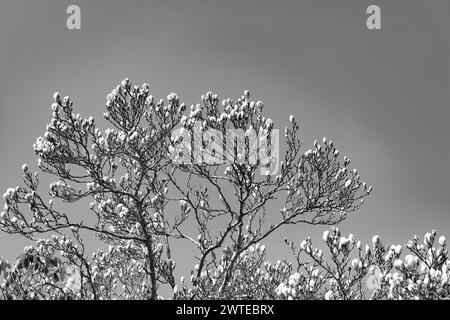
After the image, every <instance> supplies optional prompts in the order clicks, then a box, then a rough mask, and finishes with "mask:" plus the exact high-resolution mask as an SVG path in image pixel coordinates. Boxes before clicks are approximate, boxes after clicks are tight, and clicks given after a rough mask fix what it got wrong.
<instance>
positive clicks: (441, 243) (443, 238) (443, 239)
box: [439, 236, 446, 246]
mask: <svg viewBox="0 0 450 320" xmlns="http://www.w3.org/2000/svg"><path fill="white" fill-rule="evenodd" d="M445 243H446V239H445V237H444V236H440V237H439V244H440V245H441V246H443V245H444V244H445Z"/></svg>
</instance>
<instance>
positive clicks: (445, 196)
mask: <svg viewBox="0 0 450 320" xmlns="http://www.w3.org/2000/svg"><path fill="white" fill-rule="evenodd" d="M70 4H78V5H79V6H80V7H81V23H82V29H81V30H72V31H70V30H67V29H66V17H67V15H66V7H67V6H68V5H70ZM369 4H378V5H379V6H380V7H381V20H382V21H381V24H382V30H380V31H369V30H368V29H367V28H366V24H365V21H366V17H367V15H366V13H365V11H366V8H367V6H368V5H369ZM449 16H450V2H449V1H448V0H434V1H423V0H396V1H379V0H377V1H362V0H352V1H350V0H349V1H343V0H341V1H334V0H328V1H322V0H308V1H298V0H295V1H247V0H245V1H220V2H219V1H194V0H189V1H131V0H128V1H110V0H108V1H101V0H96V1H56V0H54V1H44V0H43V1H22V0H7V1H5V0H0V74H1V77H0V147H1V149H0V150H2V152H1V160H0V161H1V166H0V177H1V179H0V187H1V189H2V190H4V189H6V188H7V187H10V186H16V185H17V184H19V183H20V180H21V170H20V166H21V164H22V163H24V162H26V163H29V164H30V165H31V166H32V168H33V167H34V169H36V166H37V159H36V158H35V157H34V155H33V150H32V144H33V143H34V142H35V140H36V138H37V137H38V136H40V135H42V134H43V133H44V131H45V125H46V124H47V123H48V122H49V120H50V118H51V111H50V105H51V103H52V94H53V92H54V91H59V92H60V93H61V95H63V96H64V95H69V96H70V97H71V98H72V99H73V100H74V101H75V104H76V105H75V108H76V112H79V113H80V114H82V115H83V116H84V117H88V116H90V115H93V116H94V117H96V118H97V119H99V118H101V117H102V114H103V112H104V103H105V97H106V94H107V93H109V92H110V91H111V89H113V88H114V87H115V86H116V85H117V84H119V83H120V81H121V80H122V79H123V78H125V77H129V78H130V79H131V80H132V81H133V82H134V83H136V84H140V83H143V82H148V83H149V84H150V88H151V89H150V90H151V92H152V94H153V95H155V96H156V97H158V98H159V97H162V98H164V97H166V96H167V94H169V93H170V92H172V91H173V92H176V93H178V94H179V95H180V97H181V100H183V101H184V102H185V103H186V104H187V105H190V104H192V103H197V102H199V101H200V96H201V94H203V93H205V92H207V91H209V90H212V91H215V92H216V93H218V94H219V96H220V97H222V98H226V97H231V98H236V97H238V96H240V95H241V94H242V92H243V90H244V89H248V90H250V92H251V94H252V96H253V98H254V99H255V100H262V101H264V103H265V106H266V107H265V110H266V113H267V115H268V116H270V117H271V118H273V119H274V121H275V123H276V125H278V127H279V128H281V129H282V128H284V126H285V125H286V124H287V123H288V117H289V115H290V114H294V115H296V118H297V121H298V122H299V124H300V126H301V132H302V136H303V140H304V143H305V150H306V149H309V148H310V146H311V145H312V141H313V140H314V139H321V138H322V137H323V136H326V137H327V138H329V139H333V140H334V141H335V143H336V145H337V146H338V148H339V149H340V151H341V153H342V154H346V155H349V157H350V159H351V160H352V165H353V166H354V167H355V168H357V169H358V170H359V172H360V174H361V176H362V177H363V178H364V179H365V180H366V181H367V182H368V183H369V184H371V185H373V186H374V192H373V194H372V195H371V196H370V197H369V198H368V199H367V201H366V205H365V207H363V208H362V209H361V210H360V211H359V212H358V213H357V214H355V215H351V216H349V218H348V219H347V221H346V222H345V223H343V224H342V225H341V226H340V227H341V229H342V230H343V231H344V233H353V234H354V235H355V236H357V237H359V238H361V240H363V242H368V241H370V237H371V236H372V235H374V234H379V235H380V236H381V237H382V239H386V241H388V242H395V243H404V242H406V240H408V239H410V238H411V237H412V236H413V235H414V234H415V233H418V234H419V235H420V234H422V235H423V234H424V233H425V232H427V231H431V229H432V228H433V227H434V228H437V229H438V232H439V233H442V234H445V235H447V236H450V220H449V217H450V210H449V209H450V192H449V191H450V188H449V185H450V169H449V163H450V145H449V138H450V126H449V125H448V122H449V120H450V108H449V102H450V99H449V98H450V81H449V80H450V76H449V75H450V72H449V71H450V41H449V31H450V26H449V23H448V17H449ZM44 187H47V185H44ZM75 209H77V210H81V209H82V208H75ZM75 209H73V210H75ZM83 209H84V208H83ZM324 229H325V228H324V227H316V228H311V227H301V228H290V229H287V231H286V232H285V233H284V234H283V236H284V235H286V234H287V235H288V236H289V237H291V239H292V240H295V241H300V240H301V239H303V238H304V237H306V236H307V235H309V234H312V235H316V236H317V235H318V234H321V233H322V232H323V230H324ZM270 242H271V243H270V246H269V253H271V256H272V257H274V258H276V257H280V258H281V257H282V256H279V255H280V253H279V252H284V251H277V248H279V247H280V246H282V244H281V241H280V239H278V238H276V237H274V238H271V240H270ZM25 243H26V242H25V241H23V240H19V238H16V237H10V236H7V235H5V234H3V233H2V234H0V255H3V256H5V257H8V258H14V257H16V256H17V255H18V254H19V253H20V252H21V251H22V247H23V245H24V244H25Z"/></svg>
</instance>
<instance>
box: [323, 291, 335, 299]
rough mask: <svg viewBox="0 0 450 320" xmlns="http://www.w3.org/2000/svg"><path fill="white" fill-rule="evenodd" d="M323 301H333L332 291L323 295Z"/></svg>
mask: <svg viewBox="0 0 450 320" xmlns="http://www.w3.org/2000/svg"><path fill="white" fill-rule="evenodd" d="M325 300H334V294H333V291H331V290H328V291H327V292H326V293H325Z"/></svg>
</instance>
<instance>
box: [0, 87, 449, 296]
mask: <svg viewBox="0 0 450 320" xmlns="http://www.w3.org/2000/svg"><path fill="white" fill-rule="evenodd" d="M52 110H53V115H52V119H51V121H50V123H49V124H48V125H47V130H46V132H45V134H44V137H43V138H42V137H40V138H38V139H37V141H36V143H35V144H34V151H35V153H36V155H37V157H38V166H39V170H40V171H41V172H43V173H45V174H46V175H47V176H49V177H53V178H52V179H55V181H54V182H52V183H51V184H50V188H49V190H48V193H45V192H44V193H43V192H42V191H41V190H40V189H41V188H40V186H39V175H38V173H37V172H32V170H31V169H30V168H29V166H28V165H23V167H22V170H23V182H24V183H23V185H21V186H18V187H16V188H9V189H8V190H7V191H6V193H5V194H4V199H5V205H4V211H3V212H2V213H1V215H0V229H1V230H2V231H3V232H6V233H8V234H19V235H21V236H23V237H26V238H28V239H30V240H31V241H34V245H33V246H31V247H27V248H25V251H24V253H23V254H22V255H21V256H20V257H19V258H18V260H17V261H16V262H15V263H13V264H10V263H8V262H7V261H6V260H4V259H2V260H1V261H0V273H1V275H2V277H3V283H2V285H1V288H0V295H1V298H3V299H116V298H118V299H158V298H163V296H162V293H161V292H162V291H164V289H165V288H166V289H167V288H168V289H170V291H168V290H165V291H164V292H171V294H168V295H167V296H166V298H174V299H275V298H277V299H278V298H286V299H324V298H326V299H362V298H367V297H368V293H367V290H366V289H367V287H366V285H365V282H364V281H366V279H367V276H368V275H369V274H370V273H371V272H372V273H374V270H375V269H376V270H379V274H381V276H379V279H378V278H377V279H378V280H379V281H378V285H377V288H376V289H375V290H373V293H372V294H371V295H370V296H369V297H372V298H381V299H384V298H404V299H407V298H441V297H445V296H446V293H447V291H448V287H447V267H448V258H447V249H446V244H445V239H443V238H441V239H440V240H439V241H440V245H441V246H440V247H439V248H438V249H435V248H433V243H434V238H435V233H433V234H429V235H427V236H426V242H425V244H424V245H419V244H418V240H417V238H416V239H415V240H414V241H413V242H411V243H408V249H409V250H410V251H411V255H408V256H406V257H405V261H403V260H401V249H402V248H401V246H393V247H391V248H389V247H385V246H383V245H382V244H381V240H379V238H378V237H375V238H374V244H373V248H372V249H370V248H366V250H363V249H362V248H361V245H360V243H359V242H356V240H355V239H353V236H349V237H348V238H345V237H341V235H340V231H339V230H338V229H332V230H331V231H327V232H326V233H325V234H324V241H325V249H326V250H328V251H329V254H330V255H329V258H328V259H327V258H326V257H325V255H324V254H323V253H322V250H321V249H313V247H312V243H311V240H310V239H307V240H305V241H304V242H302V243H301V244H300V246H299V247H297V246H295V245H294V243H292V242H290V241H288V240H286V244H287V245H288V246H289V247H290V249H291V250H292V253H293V256H292V258H293V259H290V260H289V259H285V260H283V261H278V262H277V263H276V264H271V263H269V262H268V261H266V256H265V252H266V249H265V246H264V245H263V244H262V243H263V242H264V240H265V239H266V238H267V237H268V236H269V235H271V234H275V233H277V232H279V231H280V230H282V228H283V227H284V226H287V225H292V224H302V223H304V224H310V225H336V224H338V223H339V222H341V221H342V220H344V219H345V218H346V217H347V215H348V214H349V213H351V212H353V211H355V210H357V209H358V208H359V207H360V206H361V205H362V204H363V198H364V197H365V196H367V195H368V194H370V192H371V189H372V188H371V187H369V186H367V185H366V183H365V182H363V181H361V178H360V176H359V174H358V172H357V170H355V169H353V170H352V169H350V168H349V164H350V161H349V160H348V158H347V157H344V158H343V159H341V157H340V156H339V151H338V150H337V149H336V147H335V145H334V143H333V141H328V140H327V139H325V138H324V139H323V141H322V142H321V143H318V142H317V141H315V142H314V143H313V146H312V148H311V149H310V150H308V151H306V152H304V151H302V150H301V149H302V144H301V141H300V139H299V134H298V130H299V127H298V125H297V123H296V121H295V118H294V117H293V116H291V117H290V119H289V120H290V123H289V125H288V126H287V127H286V128H285V130H284V142H283V143H281V145H282V146H283V149H284V152H283V153H281V152H280V150H279V144H280V143H279V136H278V130H277V129H276V128H275V126H274V123H273V121H272V120H270V119H267V118H265V117H264V115H263V104H262V102H259V101H258V102H254V101H252V100H251V99H250V95H249V93H248V91H245V92H244V95H243V96H242V97H240V98H239V99H237V101H233V100H231V99H226V100H223V101H221V102H220V101H219V99H218V96H217V95H216V94H212V93H211V92H208V93H207V94H205V95H203V96H202V97H201V103H200V104H197V105H196V106H192V107H191V111H190V113H189V112H187V111H186V106H185V104H183V103H180V101H179V98H178V96H177V95H176V94H173V93H172V94H170V95H169V96H168V97H167V100H166V101H164V100H159V101H158V102H156V100H155V99H154V97H153V96H151V95H150V94H149V86H148V85H147V84H144V85H142V86H141V87H139V86H133V85H132V84H131V83H130V81H129V80H128V79H125V80H124V81H122V83H121V85H119V86H117V88H115V89H114V90H113V91H112V92H111V93H110V94H109V95H108V97H107V102H106V112H105V113H104V118H105V119H106V120H107V121H108V122H109V124H110V125H111V128H109V129H106V130H105V131H103V130H100V129H99V128H98V127H97V125H96V122H95V121H94V118H92V117H90V118H88V119H84V118H82V117H81V116H80V115H79V114H75V113H74V110H73V102H72V100H71V99H70V98H69V97H65V98H63V99H61V98H60V95H59V94H58V93H55V95H54V103H53V104H52ZM84 199H90V201H91V203H90V204H89V206H87V207H86V209H83V208H82V206H83V205H84V204H85V203H87V202H86V201H83V200H84ZM72 203H77V204H75V205H74V206H76V211H77V214H76V215H75V214H73V213H70V212H69V207H70V205H71V204H72ZM63 204H64V205H63ZM273 208H278V209H277V210H275V211H274V209H273ZM72 211H73V210H72ZM90 234H92V235H93V236H94V237H95V238H96V239H97V241H99V242H100V243H103V244H105V245H106V246H102V248H103V247H105V248H106V247H107V248H108V249H103V250H98V251H96V252H94V253H92V252H90V251H89V250H88V249H87V246H86V242H88V241H89V243H92V241H93V240H92V239H93V237H92V236H91V235H90ZM179 241H185V242H188V243H190V244H191V245H192V254H193V255H194V256H195V258H196V259H197V261H198V262H197V264H196V265H195V266H194V267H193V269H192V270H191V272H190V274H189V273H188V274H187V278H186V280H185V279H184V277H182V278H181V279H179V280H178V279H175V276H174V271H175V268H176V259H177V257H176V256H173V253H172V252H175V251H176V250H171V249H172V246H174V245H176V244H177V243H179ZM179 263H180V261H179ZM393 270H396V272H395V273H394V272H393ZM183 271H184V270H183Z"/></svg>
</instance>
